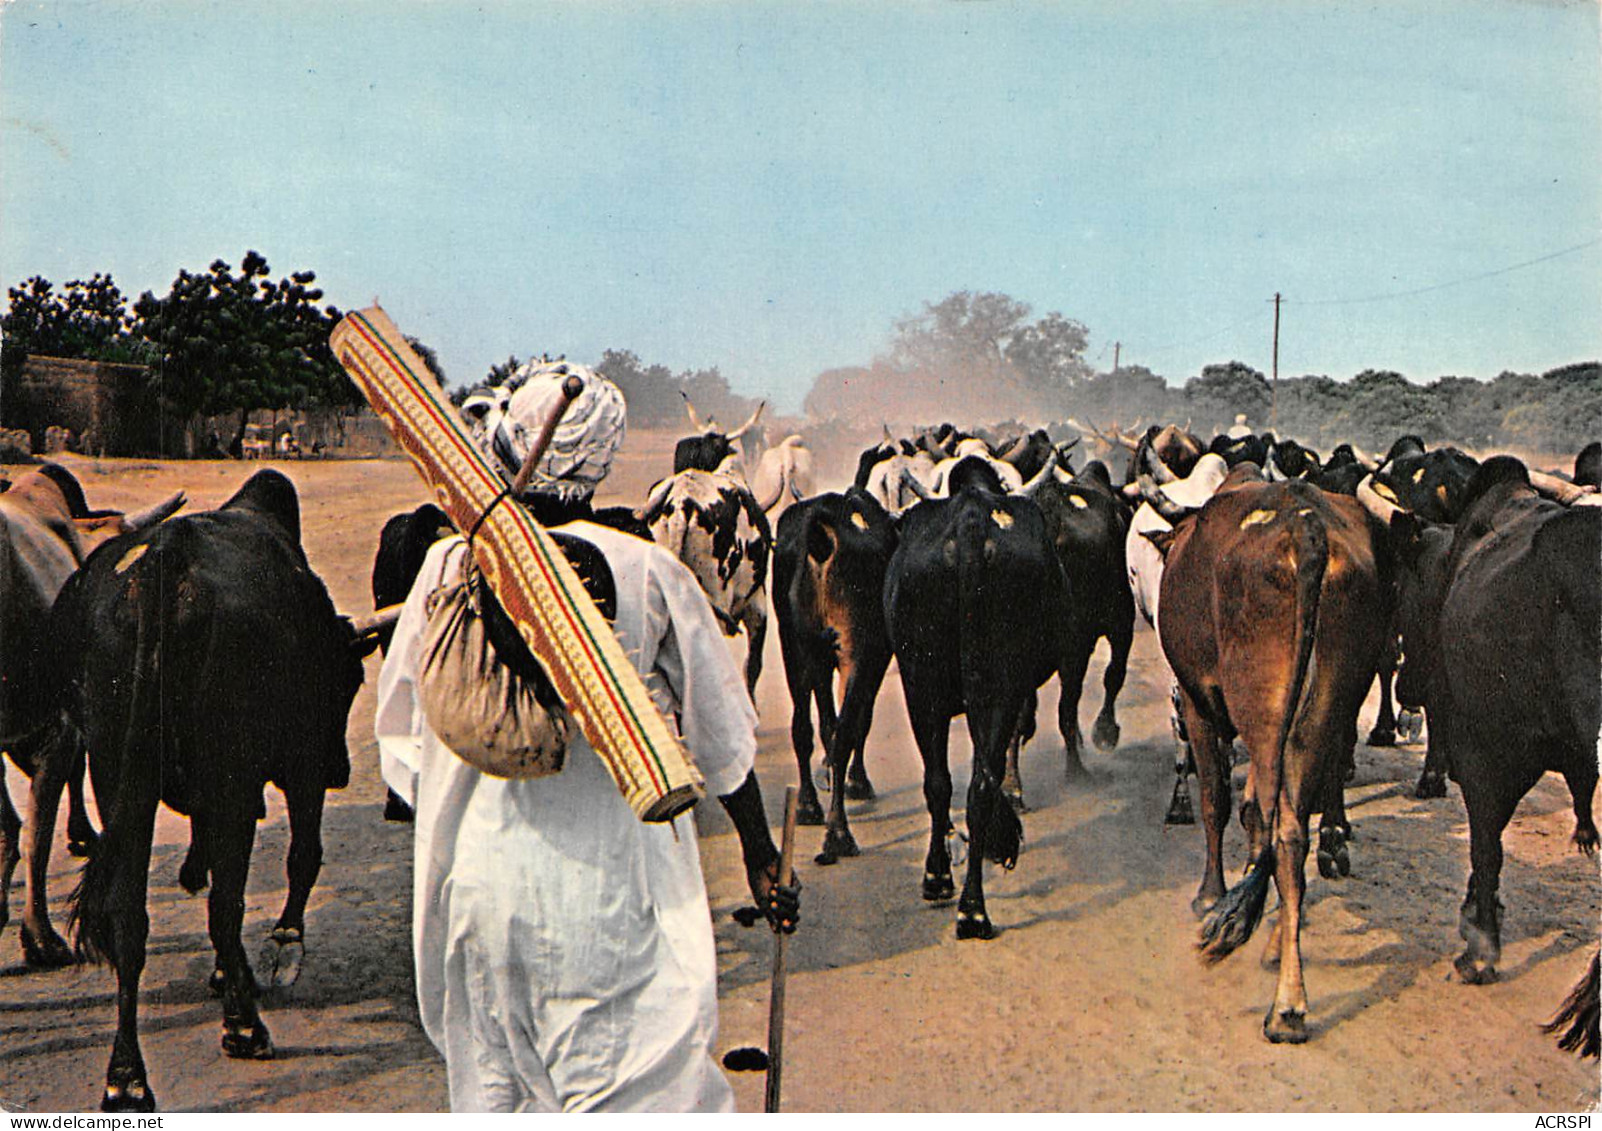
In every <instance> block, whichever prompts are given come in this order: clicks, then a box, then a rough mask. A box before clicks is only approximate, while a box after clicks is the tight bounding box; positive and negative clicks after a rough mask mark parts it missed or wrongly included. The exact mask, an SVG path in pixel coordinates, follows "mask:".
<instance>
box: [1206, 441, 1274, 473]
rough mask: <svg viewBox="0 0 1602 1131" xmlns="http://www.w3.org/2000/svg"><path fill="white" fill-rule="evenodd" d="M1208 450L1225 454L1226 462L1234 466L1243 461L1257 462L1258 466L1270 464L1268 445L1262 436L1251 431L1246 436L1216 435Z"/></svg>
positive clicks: (1221, 454)
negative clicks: (1252, 433)
mask: <svg viewBox="0 0 1602 1131" xmlns="http://www.w3.org/2000/svg"><path fill="white" fill-rule="evenodd" d="M1207 450H1208V451H1210V452H1214V453H1216V454H1218V455H1220V456H1223V457H1224V462H1225V463H1226V464H1228V465H1229V466H1230V467H1232V468H1233V467H1234V466H1235V465H1236V464H1241V463H1255V464H1256V465H1257V466H1258V467H1266V466H1267V464H1268V445H1267V444H1265V443H1264V442H1263V438H1262V437H1261V436H1254V435H1251V434H1250V433H1248V434H1246V435H1245V436H1229V435H1224V434H1220V435H1217V436H1214V437H1213V442H1212V443H1211V444H1209V445H1208V447H1207Z"/></svg>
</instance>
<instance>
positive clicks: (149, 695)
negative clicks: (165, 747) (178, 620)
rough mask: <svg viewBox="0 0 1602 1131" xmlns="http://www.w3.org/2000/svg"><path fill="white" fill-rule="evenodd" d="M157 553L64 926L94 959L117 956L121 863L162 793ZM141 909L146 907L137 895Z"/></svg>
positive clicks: (147, 569) (146, 565)
mask: <svg viewBox="0 0 1602 1131" xmlns="http://www.w3.org/2000/svg"><path fill="white" fill-rule="evenodd" d="M160 555H161V550H160V549H159V548H157V547H155V546H152V547H150V550H149V551H148V552H147V554H146V555H145V558H144V560H143V561H141V562H140V563H139V565H138V571H137V573H136V574H135V577H134V580H135V581H137V583H139V584H140V585H141V586H142V587H143V588H144V589H145V596H144V597H143V598H142V599H138V600H135V601H134V605H135V607H136V609H137V613H136V617H135V622H134V623H135V627H134V662H133V670H132V671H131V672H130V673H129V689H128V710H127V716H126V721H125V723H124V727H123V734H122V740H121V743H120V749H119V750H118V751H117V776H116V785H115V790H116V792H115V794H114V795H113V796H112V797H111V798H109V799H100V803H101V813H102V816H103V818H104V826H105V827H104V828H103V829H102V830H101V833H100V840H99V841H98V842H97V843H96V844H95V847H94V851H93V852H92V853H91V854H90V857H89V860H88V862H87V863H86V864H85V865H84V869H83V875H82V877H81V878H80V880H79V881H78V886H77V889H76V890H75V891H74V892H73V893H72V910H71V916H70V920H69V929H70V930H72V931H74V932H75V934H76V940H75V941H76V944H77V951H78V954H79V956H80V957H81V958H85V959H88V960H89V961H93V962H99V961H105V962H111V963H115V962H116V961H117V931H116V918H115V916H114V915H113V913H112V906H111V904H112V897H113V895H114V885H115V883H116V879H117V875H118V872H119V865H122V864H125V863H126V861H127V860H129V859H130V858H138V853H139V851H140V850H141V849H148V847H149V846H148V844H147V845H143V846H141V845H138V844H136V843H135V840H136V839H137V837H138V836H140V835H144V834H143V832H142V830H141V826H142V825H143V824H144V822H142V821H140V820H139V816H140V811H141V810H154V809H155V807H156V805H157V804H158V803H159V802H160V798H161V760H160V758H159V757H149V756H147V751H148V750H149V749H150V747H151V744H152V742H153V741H154V739H155V736H156V735H158V734H159V733H160V730H161V723H162V719H161V703H160V694H161V674H162V673H161V663H162V623H163V620H164V613H165V606H166V599H165V598H166V595H165V593H163V592H162V589H163V585H162V582H163V581H164V573H165V571H164V570H163V569H162V566H161V561H160ZM133 583H134V582H132V581H131V582H130V584H133ZM108 800H109V802H110V803H109V804H107V801H108ZM139 910H140V911H141V912H143V911H144V907H143V904H142V902H141V906H140V908H139Z"/></svg>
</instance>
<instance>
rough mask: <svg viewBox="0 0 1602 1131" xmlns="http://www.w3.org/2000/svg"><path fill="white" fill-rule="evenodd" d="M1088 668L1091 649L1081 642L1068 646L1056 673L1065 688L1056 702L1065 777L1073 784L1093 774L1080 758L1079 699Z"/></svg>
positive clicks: (1081, 743)
mask: <svg viewBox="0 0 1602 1131" xmlns="http://www.w3.org/2000/svg"><path fill="white" fill-rule="evenodd" d="M1094 643H1095V641H1093V640H1092V641H1091V642H1090V644H1091V645H1094ZM1089 667H1090V647H1087V646H1086V645H1085V642H1083V641H1081V642H1079V643H1075V644H1070V645H1069V646H1068V648H1067V649H1066V651H1065V654H1064V656H1063V658H1062V662H1061V665H1060V666H1059V667H1058V669H1057V674H1058V677H1059V682H1060V683H1061V685H1062V691H1061V694H1060V695H1059V696H1058V699H1057V729H1058V731H1059V732H1061V734H1062V744H1063V756H1062V757H1063V776H1064V777H1066V778H1067V779H1068V780H1069V781H1070V782H1083V781H1086V780H1088V779H1089V777H1090V771H1089V770H1087V769H1085V763H1084V761H1083V760H1082V759H1081V758H1080V749H1081V747H1083V745H1084V739H1083V738H1082V737H1081V735H1080V733H1079V696H1080V693H1081V692H1082V691H1083V690H1084V685H1085V671H1086V670H1087V669H1088V668H1089Z"/></svg>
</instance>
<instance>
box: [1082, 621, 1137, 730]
mask: <svg viewBox="0 0 1602 1131" xmlns="http://www.w3.org/2000/svg"><path fill="white" fill-rule="evenodd" d="M1115 619H1116V621H1117V623H1116V624H1114V625H1113V627H1112V629H1111V631H1109V632H1108V633H1107V645H1108V648H1109V649H1110V650H1111V654H1110V655H1109V657H1108V659H1107V670H1106V671H1105V672H1103V673H1102V676H1101V688H1102V697H1101V713H1100V714H1098V715H1097V716H1096V722H1095V724H1094V725H1093V726H1092V727H1091V728H1090V738H1091V741H1092V742H1094V743H1095V744H1096V749H1097V750H1112V749H1115V748H1116V747H1117V746H1118V738H1119V734H1120V731H1119V729H1118V715H1117V708H1118V693H1119V692H1120V691H1122V690H1123V689H1124V678H1125V676H1126V675H1127V674H1128V672H1129V649H1130V647H1131V645H1132V644H1133V643H1134V639H1135V618H1134V613H1133V610H1132V609H1131V612H1130V615H1129V616H1128V617H1118V618H1115Z"/></svg>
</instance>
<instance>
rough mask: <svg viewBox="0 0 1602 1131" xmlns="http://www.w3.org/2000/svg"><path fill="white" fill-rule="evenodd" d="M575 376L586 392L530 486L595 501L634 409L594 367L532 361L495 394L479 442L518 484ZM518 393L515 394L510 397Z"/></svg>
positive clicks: (478, 430) (476, 428)
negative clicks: (566, 385) (628, 411)
mask: <svg viewBox="0 0 1602 1131" xmlns="http://www.w3.org/2000/svg"><path fill="white" fill-rule="evenodd" d="M569 374H572V375H575V376H577V377H579V378H580V379H581V380H582V381H583V382H584V391H583V392H581V393H580V394H579V395H578V397H577V398H575V399H574V401H573V403H572V404H571V405H569V406H568V409H567V412H566V413H564V414H563V416H562V421H561V423H560V424H558V425H557V426H556V432H555V433H554V434H553V435H552V436H551V444H550V446H549V447H548V448H546V449H545V455H544V456H542V457H541V459H540V462H539V465H538V466H537V467H535V469H534V474H533V475H532V476H531V477H530V479H529V482H528V491H529V493H531V494H543V495H557V496H560V497H561V498H562V499H563V500H564V501H567V502H572V501H575V500H579V499H587V498H589V497H590V496H591V495H593V494H594V493H595V488H596V485H597V484H598V483H600V482H601V480H602V479H605V478H606V473H607V472H608V471H610V470H611V468H612V456H613V455H614V454H615V453H616V452H617V449H618V447H619V446H620V445H621V444H622V443H623V435H624V432H625V430H626V424H625V419H626V409H625V406H624V403H623V393H622V392H621V391H620V390H619V389H618V387H617V386H616V385H614V384H613V383H612V382H611V381H609V380H607V379H606V378H605V377H603V376H601V375H600V374H599V373H597V372H595V371H594V370H593V369H590V368H589V367H587V366H583V365H575V364H573V363H572V362H566V361H563V362H547V361H531V362H528V363H527V364H525V365H523V366H522V367H521V368H520V369H518V370H517V372H516V373H514V374H513V375H512V376H511V378H510V379H508V381H507V383H506V385H504V386H502V387H500V388H499V389H491V390H489V391H488V394H487V396H488V397H489V398H491V399H492V403H493V405H494V407H492V408H491V409H490V410H489V411H488V412H487V413H485V415H484V416H483V417H482V418H480V420H479V421H477V422H476V423H475V424H474V425H473V429H472V431H473V438H474V439H475V440H477V441H478V444H479V446H480V447H482V448H483V449H484V450H485V451H486V452H487V453H488V454H489V455H490V457H491V458H492V459H493V461H494V462H495V463H496V465H497V466H498V467H499V468H500V469H501V471H502V473H503V474H504V475H505V476H506V478H507V479H508V480H510V479H511V478H512V477H513V476H515V475H516V474H517V471H518V469H519V468H520V467H522V466H523V460H524V458H525V457H526V456H527V455H528V450H529V448H530V447H532V446H533V443H534V439H535V437H537V436H538V435H539V431H540V428H541V426H542V425H543V424H544V422H545V418H546V417H547V416H548V415H549V414H550V410H551V406H552V405H554V404H555V403H556V401H557V398H559V397H560V396H561V395H562V393H561V389H562V382H563V381H565V380H566V379H567V377H568V375H569ZM509 389H515V390H516V391H515V392H508V390H509Z"/></svg>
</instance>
